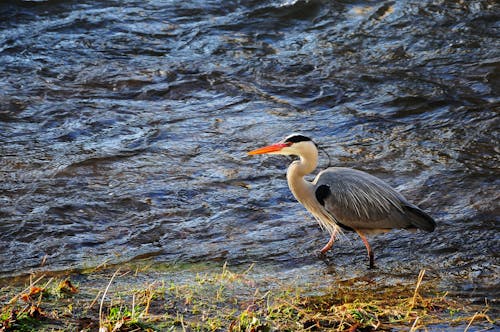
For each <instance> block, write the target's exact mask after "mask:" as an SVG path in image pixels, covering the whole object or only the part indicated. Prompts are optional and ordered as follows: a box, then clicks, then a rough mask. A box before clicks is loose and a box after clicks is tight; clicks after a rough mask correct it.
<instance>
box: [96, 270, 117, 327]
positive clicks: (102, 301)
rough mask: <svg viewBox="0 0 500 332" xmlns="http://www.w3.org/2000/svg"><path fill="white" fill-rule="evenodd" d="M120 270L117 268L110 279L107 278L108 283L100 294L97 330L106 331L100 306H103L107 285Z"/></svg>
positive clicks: (109, 284)
mask: <svg viewBox="0 0 500 332" xmlns="http://www.w3.org/2000/svg"><path fill="white" fill-rule="evenodd" d="M119 271H120V268H118V269H117V270H116V271H115V273H113V275H112V276H111V279H110V280H109V283H108V285H107V286H106V289H105V290H104V293H103V294H102V298H101V304H100V305H99V331H107V329H106V327H105V326H104V319H103V317H102V308H103V306H104V299H105V298H106V294H107V293H108V290H109V287H110V286H111V283H112V282H113V279H114V278H115V277H116V275H117V274H118V272H119Z"/></svg>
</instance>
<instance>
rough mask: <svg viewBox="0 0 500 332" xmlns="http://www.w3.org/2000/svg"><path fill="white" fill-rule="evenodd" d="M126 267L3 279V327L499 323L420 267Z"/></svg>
mask: <svg viewBox="0 0 500 332" xmlns="http://www.w3.org/2000/svg"><path fill="white" fill-rule="evenodd" d="M122 269H123V270H121V269H118V270H115V271H109V270H108V271H104V272H102V271H101V272H99V274H98V275H97V272H90V271H89V272H87V274H85V275H83V276H82V275H78V274H74V275H72V276H69V277H56V276H54V277H51V278H49V277H46V276H39V277H37V278H34V277H32V278H30V280H29V281H27V284H26V285H24V286H23V287H22V288H21V287H19V286H17V287H14V286H7V287H4V288H2V289H1V290H0V300H1V310H0V331H96V330H100V331H103V332H104V331H234V332H238V331H323V330H324V331H326V330H328V331H346V330H348V331H355V330H360V331H368V330H375V329H377V330H390V329H402V328H404V329H407V330H416V329H420V328H424V327H429V326H440V325H441V326H466V327H467V328H468V327H469V326H474V325H477V324H480V326H483V327H484V326H487V327H488V326H490V327H493V326H495V324H496V321H494V320H493V318H491V317H489V315H488V310H489V308H488V306H487V305H484V306H482V307H471V306H466V305H465V304H463V303H460V301H459V300H457V299H452V298H448V297H447V296H446V294H443V293H440V292H437V291H436V290H435V289H434V288H433V286H432V285H433V282H432V280H429V281H427V280H426V279H425V274H424V272H423V271H422V272H421V274H420V275H419V277H418V278H417V280H415V282H414V284H409V285H394V286H387V285H383V284H380V285H379V284H377V283H376V282H374V281H366V280H363V279H360V278H358V279H354V280H348V281H341V282H337V283H335V284H334V285H331V286H328V287H318V286H317V285H309V286H304V285H299V284H293V283H288V284H281V283H279V282H276V283H273V284H272V285H269V284H266V283H263V282H262V281H261V280H255V279H254V278H252V277H250V273H249V272H250V271H249V270H250V269H251V267H250V268H249V269H248V270H244V271H241V272H239V273H237V272H234V271H231V270H230V269H229V268H228V267H227V265H224V266H223V267H222V269H220V270H219V271H218V272H203V269H200V272H198V273H196V274H189V273H187V272H186V275H185V277H184V278H172V279H170V280H169V279H164V278H158V280H154V281H151V278H143V273H145V272H146V270H147V269H146V270H145V269H144V268H143V269H138V268H137V267H136V268H135V270H134V269H132V268H129V269H128V270H125V269H124V268H122ZM110 272H114V273H113V274H112V276H110V275H109V273H110ZM177 272H178V274H179V273H180V275H181V276H182V272H183V271H182V270H181V271H177ZM93 273H96V275H94V274H93ZM103 275H104V276H107V278H105V279H104V278H103ZM159 275H160V276H165V275H166V276H168V275H169V274H168V273H166V272H161V273H159ZM72 279H75V280H79V282H74V281H72ZM145 280H146V281H145ZM88 284H91V285H88Z"/></svg>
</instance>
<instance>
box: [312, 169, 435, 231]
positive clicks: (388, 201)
mask: <svg viewBox="0 0 500 332" xmlns="http://www.w3.org/2000/svg"><path fill="white" fill-rule="evenodd" d="M313 184H314V186H315V194H316V199H317V200H318V202H319V203H320V204H321V205H323V207H324V208H325V209H326V210H327V211H328V213H330V214H331V215H332V216H333V217H334V219H335V220H336V221H337V222H338V223H340V224H341V226H345V227H347V228H353V229H390V228H421V229H423V230H426V231H429V232H431V231H433V230H434V227H435V225H436V224H435V222H434V220H433V219H432V218H431V217H430V216H429V215H427V214H426V213H425V212H423V211H422V210H420V209H419V208H418V207H416V206H415V205H413V204H411V203H409V202H408V201H406V199H405V198H404V197H403V196H402V195H401V194H399V193H398V192H397V191H395V190H394V189H392V188H391V187H390V186H389V185H388V184H387V183H385V182H384V181H382V180H380V179H378V178H376V177H374V176H372V175H370V174H368V173H365V172H362V171H358V170H355V169H350V168H343V167H332V168H328V169H326V170H324V171H322V172H321V173H319V174H318V176H317V177H316V179H315V180H314V182H313Z"/></svg>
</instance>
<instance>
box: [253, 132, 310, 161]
mask: <svg viewBox="0 0 500 332" xmlns="http://www.w3.org/2000/svg"><path fill="white" fill-rule="evenodd" d="M311 152H316V153H317V146H316V143H314V142H313V141H312V140H311V139H310V138H309V137H307V136H304V135H301V134H292V135H290V136H287V137H285V138H284V139H283V140H281V141H280V142H278V143H275V144H271V145H268V146H265V147H263V148H260V149H256V150H252V151H250V152H248V154H249V155H254V154H282V155H295V156H304V155H306V154H309V153H311Z"/></svg>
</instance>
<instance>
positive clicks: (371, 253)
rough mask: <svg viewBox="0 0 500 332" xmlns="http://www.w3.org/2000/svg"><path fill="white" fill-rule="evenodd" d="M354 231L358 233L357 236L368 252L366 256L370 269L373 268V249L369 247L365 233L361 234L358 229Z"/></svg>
mask: <svg viewBox="0 0 500 332" xmlns="http://www.w3.org/2000/svg"><path fill="white" fill-rule="evenodd" d="M355 231H356V233H358V235H359V237H360V238H361V240H363V243H364V244H365V247H366V251H367V252H368V258H369V260H370V269H373V268H374V267H375V264H374V262H373V261H374V258H373V251H372V248H371V247H370V244H369V243H368V240H367V239H366V236H365V234H363V233H362V232H361V231H360V230H358V229H356V230H355Z"/></svg>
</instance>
